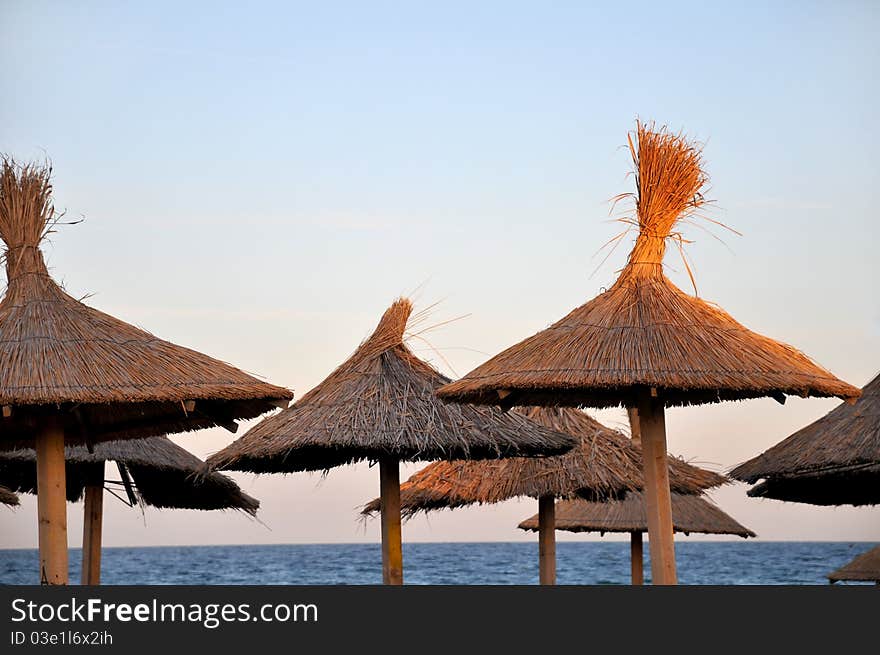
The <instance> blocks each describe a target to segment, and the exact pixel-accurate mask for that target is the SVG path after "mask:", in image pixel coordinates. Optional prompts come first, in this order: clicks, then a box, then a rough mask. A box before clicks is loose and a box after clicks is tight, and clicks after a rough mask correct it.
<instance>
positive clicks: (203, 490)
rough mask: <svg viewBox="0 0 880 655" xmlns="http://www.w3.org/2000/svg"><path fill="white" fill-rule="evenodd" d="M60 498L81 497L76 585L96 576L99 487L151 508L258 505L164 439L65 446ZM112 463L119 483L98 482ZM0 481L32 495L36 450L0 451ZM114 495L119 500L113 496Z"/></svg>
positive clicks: (245, 508) (252, 508)
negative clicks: (79, 565) (79, 577)
mask: <svg viewBox="0 0 880 655" xmlns="http://www.w3.org/2000/svg"><path fill="white" fill-rule="evenodd" d="M64 459H65V474H66V475H65V479H66V485H67V488H66V496H67V500H68V501H70V502H77V501H79V500H81V499H83V498H84V499H85V503H84V507H83V511H84V520H83V549H82V554H83V562H82V584H90V585H95V584H99V583H100V578H101V533H102V527H103V503H104V489H105V487H106V488H107V489H108V490H109V491H110V493H112V494H113V495H116V489H114V487H116V488H119V487H120V486H121V489H122V490H123V491H124V493H125V495H126V502H128V504H129V505H132V506H134V505H140V506H150V507H155V508H157V509H199V510H224V509H232V510H240V511H242V512H245V513H247V514H250V515H251V516H255V515H256V513H257V508H259V506H260V503H259V501H258V500H256V499H255V498H252V497H251V496H249V495H247V494H246V493H244V492H243V491H242V490H241V489H240V488H239V487H238V485H237V484H236V483H235V482H233V481H232V480H231V479H230V478H228V477H226V476H225V475H221V474H220V473H211V472H209V471H208V470H207V468H206V466H205V463H204V462H203V461H202V460H200V459H199V458H198V457H196V456H195V455H193V454H192V453H190V452H189V451H187V450H185V449H183V448H181V447H180V446H178V445H177V444H175V443H173V442H172V441H171V440H170V439H167V438H166V437H148V438H146V439H128V440H124V441H105V442H101V443H98V444H96V445H95V446H94V448H93V452H89V450H88V449H87V448H86V447H84V446H67V447H66V448H65V452H64ZM106 462H115V463H116V467H117V470H118V472H119V476H120V480H119V481H118V482H117V481H111V480H105V478H104V464H105V463H106ZM0 483H2V484H4V485H6V486H8V487H10V488H12V489H15V490H16V491H19V492H23V493H32V494H36V493H37V462H36V452H35V451H34V450H33V449H30V448H24V449H19V450H13V451H0ZM117 497H119V496H117Z"/></svg>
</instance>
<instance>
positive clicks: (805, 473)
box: [730, 375, 880, 505]
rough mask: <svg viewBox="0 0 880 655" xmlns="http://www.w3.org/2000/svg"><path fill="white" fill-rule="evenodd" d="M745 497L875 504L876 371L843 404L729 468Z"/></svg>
mask: <svg viewBox="0 0 880 655" xmlns="http://www.w3.org/2000/svg"><path fill="white" fill-rule="evenodd" d="M730 474H731V476H733V477H735V478H737V479H739V480H742V481H744V482H749V483H755V482H757V481H758V480H761V479H763V482H761V483H760V484H758V485H756V486H755V487H753V488H752V489H750V490H749V495H750V496H760V497H762V498H775V499H777V500H787V501H792V502H798V503H809V504H811V505H876V504H878V503H880V375H878V376H877V377H875V378H874V379H873V380H871V381H870V382H869V383H868V384H866V385H865V387H864V388H863V389H862V395H861V397H860V398H859V399H858V400H857V401H856V403H855V404H854V405H847V404H842V405H839V406H838V407H836V408H834V409H833V410H831V411H830V412H829V413H828V414H826V415H825V416H823V417H822V418H820V419H818V420H816V421H813V422H812V423H810V424H809V425H807V426H806V427H803V428H801V429H800V430H798V431H797V432H795V433H794V434H792V435H791V436H790V437H788V438H786V439H784V440H783V441H780V442H779V443H778V444H776V445H775V446H773V447H772V448H770V449H769V450H767V451H766V452H764V453H762V454H760V455H758V456H757V457H755V458H753V459H750V460H749V461H747V462H745V463H743V464H740V465H739V466H737V467H736V468H734V469H733V470H732V471H731V472H730Z"/></svg>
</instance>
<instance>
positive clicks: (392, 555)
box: [379, 457, 403, 585]
mask: <svg viewBox="0 0 880 655" xmlns="http://www.w3.org/2000/svg"><path fill="white" fill-rule="evenodd" d="M379 482H380V489H379V498H380V501H379V502H380V506H381V513H382V582H383V583H384V584H388V585H402V584H403V550H402V544H401V536H400V464H399V462H398V460H397V459H396V458H392V457H389V458H382V459H380V460H379Z"/></svg>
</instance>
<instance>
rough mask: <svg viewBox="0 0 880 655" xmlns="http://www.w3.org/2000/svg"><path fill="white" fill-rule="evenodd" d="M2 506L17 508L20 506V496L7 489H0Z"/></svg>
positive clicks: (0, 503)
mask: <svg viewBox="0 0 880 655" xmlns="http://www.w3.org/2000/svg"><path fill="white" fill-rule="evenodd" d="M0 505H9V506H10V507H15V506H17V505H18V496H16V495H15V494H14V493H12V492H11V491H10V490H9V489H7V488H6V487H0Z"/></svg>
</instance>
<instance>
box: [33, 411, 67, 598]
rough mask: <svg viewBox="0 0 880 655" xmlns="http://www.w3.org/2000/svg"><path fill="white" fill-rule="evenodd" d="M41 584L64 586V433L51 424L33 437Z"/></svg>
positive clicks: (65, 560) (65, 532)
mask: <svg viewBox="0 0 880 655" xmlns="http://www.w3.org/2000/svg"><path fill="white" fill-rule="evenodd" d="M36 450H37V515H38V518H39V544H40V584H49V585H66V584H67V484H66V482H65V476H64V430H63V429H62V428H61V426H60V424H58V423H51V424H50V425H48V426H47V427H46V428H45V429H44V430H43V432H42V433H40V434H39V435H37V438H36Z"/></svg>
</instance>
